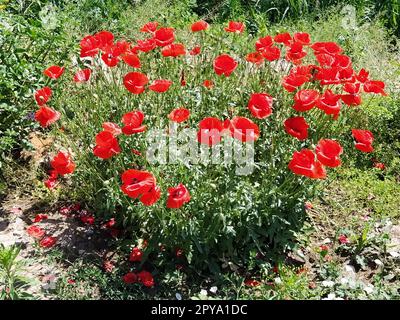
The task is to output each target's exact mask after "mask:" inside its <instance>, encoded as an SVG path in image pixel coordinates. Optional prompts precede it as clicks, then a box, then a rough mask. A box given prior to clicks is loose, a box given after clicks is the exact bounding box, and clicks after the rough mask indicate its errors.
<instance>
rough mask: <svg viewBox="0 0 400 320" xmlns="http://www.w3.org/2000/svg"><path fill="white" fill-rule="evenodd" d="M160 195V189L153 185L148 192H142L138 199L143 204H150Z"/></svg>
mask: <svg viewBox="0 0 400 320" xmlns="http://www.w3.org/2000/svg"><path fill="white" fill-rule="evenodd" d="M160 197H161V189H160V188H159V187H158V186H156V185H154V186H153V187H152V188H151V189H150V190H149V191H148V192H146V193H144V194H143V195H142V197H141V198H140V199H139V201H140V202H141V203H143V204H144V205H145V206H151V205H153V204H154V203H156V202H157V201H158V199H160Z"/></svg>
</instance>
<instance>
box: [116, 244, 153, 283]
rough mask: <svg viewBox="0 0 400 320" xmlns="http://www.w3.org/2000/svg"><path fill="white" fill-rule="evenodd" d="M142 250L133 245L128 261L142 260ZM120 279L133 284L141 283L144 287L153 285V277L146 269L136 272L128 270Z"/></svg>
mask: <svg viewBox="0 0 400 320" xmlns="http://www.w3.org/2000/svg"><path fill="white" fill-rule="evenodd" d="M146 245H147V243H146V242H145V243H144V245H143V246H146ZM142 256H143V252H142V250H141V249H140V248H139V247H134V248H133V249H132V251H131V253H130V255H129V261H130V262H141V261H142ZM122 280H123V281H124V282H125V283H126V284H133V283H138V282H139V283H141V284H143V285H144V286H145V287H149V288H151V287H153V286H154V278H153V275H152V274H151V273H150V272H148V271H146V270H142V271H140V272H138V273H135V272H132V271H131V272H128V273H126V274H125V275H124V276H123V277H122Z"/></svg>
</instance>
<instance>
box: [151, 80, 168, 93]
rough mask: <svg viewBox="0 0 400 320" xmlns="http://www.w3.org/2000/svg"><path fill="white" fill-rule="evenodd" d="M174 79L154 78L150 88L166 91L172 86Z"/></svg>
mask: <svg viewBox="0 0 400 320" xmlns="http://www.w3.org/2000/svg"><path fill="white" fill-rule="evenodd" d="M171 84H172V81H170V80H163V79H160V80H154V81H153V83H152V84H150V86H149V89H150V90H151V91H155V92H165V91H167V90H168V89H169V87H170V86H171Z"/></svg>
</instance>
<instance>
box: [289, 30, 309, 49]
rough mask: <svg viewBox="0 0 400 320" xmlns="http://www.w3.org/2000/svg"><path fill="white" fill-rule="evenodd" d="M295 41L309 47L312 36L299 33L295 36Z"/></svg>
mask: <svg viewBox="0 0 400 320" xmlns="http://www.w3.org/2000/svg"><path fill="white" fill-rule="evenodd" d="M293 40H294V41H295V42H298V43H300V44H302V45H303V46H306V45H309V44H310V42H311V38H310V35H309V34H308V33H306V32H297V33H295V34H294V35H293Z"/></svg>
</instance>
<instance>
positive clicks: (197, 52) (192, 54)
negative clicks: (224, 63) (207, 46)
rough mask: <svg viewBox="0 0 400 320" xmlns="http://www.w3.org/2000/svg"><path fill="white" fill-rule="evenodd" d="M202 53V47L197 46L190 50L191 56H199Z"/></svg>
mask: <svg viewBox="0 0 400 320" xmlns="http://www.w3.org/2000/svg"><path fill="white" fill-rule="evenodd" d="M200 52H201V47H200V46H196V47H194V48H193V49H192V50H190V52H189V54H190V55H191V56H197V55H198V54H200Z"/></svg>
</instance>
